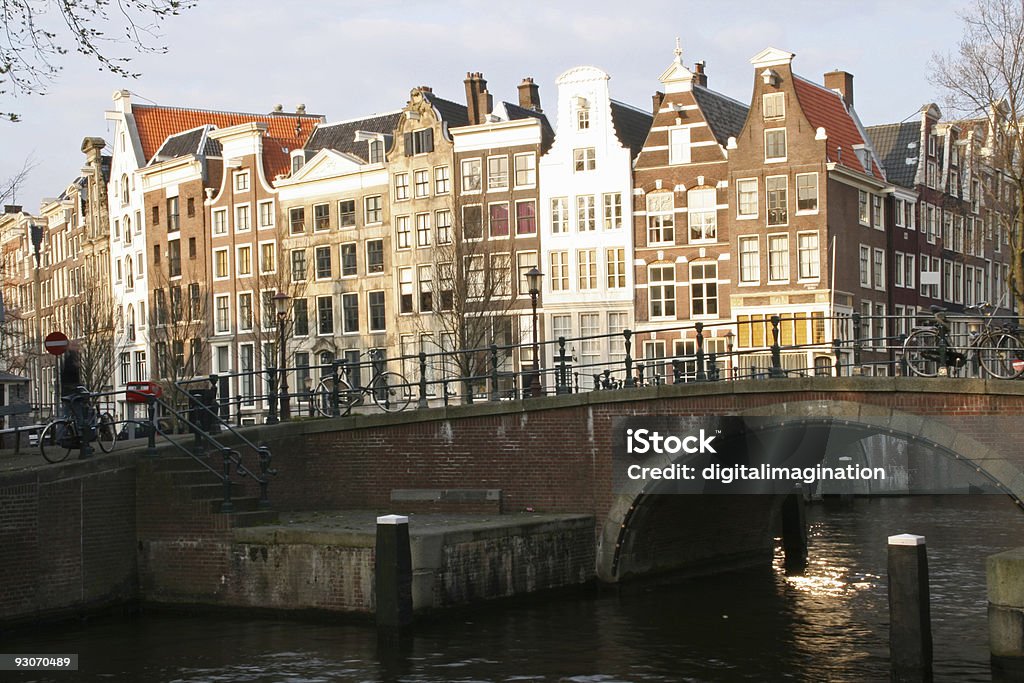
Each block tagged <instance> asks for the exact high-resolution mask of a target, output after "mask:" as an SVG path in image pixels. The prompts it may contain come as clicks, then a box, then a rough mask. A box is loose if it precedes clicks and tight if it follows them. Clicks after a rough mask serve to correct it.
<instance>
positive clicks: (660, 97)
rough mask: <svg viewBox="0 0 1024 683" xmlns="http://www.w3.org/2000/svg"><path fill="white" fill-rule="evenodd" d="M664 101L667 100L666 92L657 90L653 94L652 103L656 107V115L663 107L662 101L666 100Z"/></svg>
mask: <svg viewBox="0 0 1024 683" xmlns="http://www.w3.org/2000/svg"><path fill="white" fill-rule="evenodd" d="M664 101H665V93H663V92H655V93H654V94H653V95H652V96H651V103H652V107H653V109H654V115H655V116H657V115H658V110H659V109H661V103H662V102H664Z"/></svg>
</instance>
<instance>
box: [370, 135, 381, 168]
mask: <svg viewBox="0 0 1024 683" xmlns="http://www.w3.org/2000/svg"><path fill="white" fill-rule="evenodd" d="M383 161H384V141H383V140H370V145H369V162H370V163H371V164H379V163H382V162H383Z"/></svg>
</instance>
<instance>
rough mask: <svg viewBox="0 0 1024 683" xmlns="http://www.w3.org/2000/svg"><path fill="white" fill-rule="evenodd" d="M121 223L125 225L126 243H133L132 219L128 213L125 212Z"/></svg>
mask: <svg viewBox="0 0 1024 683" xmlns="http://www.w3.org/2000/svg"><path fill="white" fill-rule="evenodd" d="M121 225H123V226H124V243H125V244H126V245H128V244H131V243H132V219H131V217H130V216H129V215H128V214H125V216H124V218H123V219H122V220H121Z"/></svg>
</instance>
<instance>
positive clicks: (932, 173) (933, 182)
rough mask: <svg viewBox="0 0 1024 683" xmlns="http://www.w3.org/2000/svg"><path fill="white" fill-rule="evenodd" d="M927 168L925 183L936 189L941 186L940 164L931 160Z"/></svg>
mask: <svg viewBox="0 0 1024 683" xmlns="http://www.w3.org/2000/svg"><path fill="white" fill-rule="evenodd" d="M925 169H926V170H925V184H926V185H927V186H928V187H930V188H932V189H933V190H934V189H935V188H937V187H938V186H939V166H938V164H936V163H935V162H934V161H929V162H928V164H927V166H925Z"/></svg>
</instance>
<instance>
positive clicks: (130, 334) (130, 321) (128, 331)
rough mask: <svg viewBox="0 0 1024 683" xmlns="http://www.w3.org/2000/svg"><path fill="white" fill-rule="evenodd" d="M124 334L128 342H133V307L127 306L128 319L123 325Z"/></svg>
mask: <svg viewBox="0 0 1024 683" xmlns="http://www.w3.org/2000/svg"><path fill="white" fill-rule="evenodd" d="M125 334H126V335H127V336H128V341H135V307H134V306H132V305H131V304H128V317H127V321H126V324H125Z"/></svg>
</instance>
